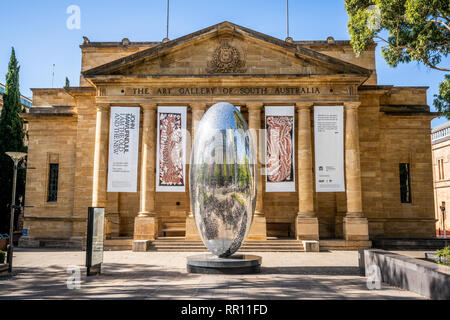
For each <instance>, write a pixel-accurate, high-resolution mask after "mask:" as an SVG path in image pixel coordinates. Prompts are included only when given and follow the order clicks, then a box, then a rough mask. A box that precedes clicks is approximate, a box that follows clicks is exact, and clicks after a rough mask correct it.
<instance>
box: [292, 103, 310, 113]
mask: <svg viewBox="0 0 450 320" xmlns="http://www.w3.org/2000/svg"><path fill="white" fill-rule="evenodd" d="M313 106H314V103H312V102H296V103H295V108H296V109H297V112H301V111H310V110H311V109H312V107H313Z"/></svg>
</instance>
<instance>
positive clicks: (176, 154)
mask: <svg viewBox="0 0 450 320" xmlns="http://www.w3.org/2000/svg"><path fill="white" fill-rule="evenodd" d="M157 121H158V130H157V149H156V150H157V153H156V161H157V166H156V191H157V192H185V190H186V107H158V117H157Z"/></svg>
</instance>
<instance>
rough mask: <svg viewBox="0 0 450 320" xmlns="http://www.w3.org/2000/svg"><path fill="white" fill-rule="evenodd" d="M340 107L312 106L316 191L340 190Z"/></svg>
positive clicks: (341, 127)
mask: <svg viewBox="0 0 450 320" xmlns="http://www.w3.org/2000/svg"><path fill="white" fill-rule="evenodd" d="M343 131H344V107H343V106H314V148H315V158H316V159H315V160H316V166H315V174H316V192H344V191H345V180H344V134H343Z"/></svg>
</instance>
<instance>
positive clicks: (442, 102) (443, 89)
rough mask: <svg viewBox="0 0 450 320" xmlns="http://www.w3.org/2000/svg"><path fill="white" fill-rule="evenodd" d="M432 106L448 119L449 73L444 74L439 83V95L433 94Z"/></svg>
mask: <svg viewBox="0 0 450 320" xmlns="http://www.w3.org/2000/svg"><path fill="white" fill-rule="evenodd" d="M434 98H435V99H434V107H435V108H436V110H437V111H438V112H440V113H442V115H443V116H445V117H447V119H450V74H447V75H445V80H444V81H443V82H441V83H440V84H439V95H437V94H435V95H434Z"/></svg>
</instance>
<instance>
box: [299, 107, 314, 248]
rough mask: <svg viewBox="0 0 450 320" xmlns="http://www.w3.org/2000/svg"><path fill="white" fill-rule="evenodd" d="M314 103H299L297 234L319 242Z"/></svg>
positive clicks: (305, 238)
mask: <svg viewBox="0 0 450 320" xmlns="http://www.w3.org/2000/svg"><path fill="white" fill-rule="evenodd" d="M312 106H313V104H312V103H297V104H296V107H297V113H298V150H297V163H298V213H297V217H296V219H295V234H296V237H297V239H299V240H319V222H318V219H317V216H316V212H315V208H314V175H313V160H312V155H313V153H312V140H311V139H312V135H311V110H312Z"/></svg>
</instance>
